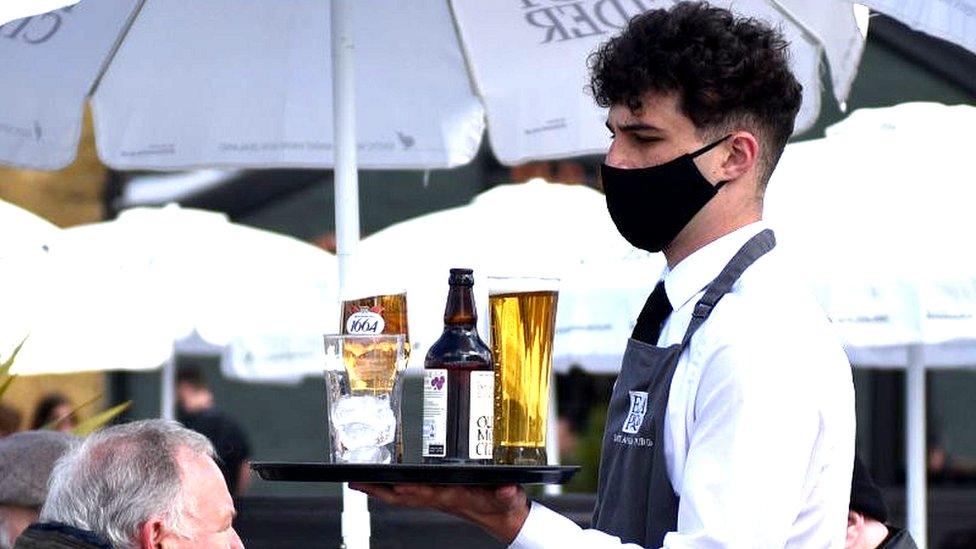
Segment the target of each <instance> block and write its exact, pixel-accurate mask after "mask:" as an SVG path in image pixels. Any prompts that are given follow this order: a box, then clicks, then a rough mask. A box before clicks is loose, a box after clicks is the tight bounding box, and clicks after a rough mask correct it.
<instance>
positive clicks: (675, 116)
mask: <svg viewBox="0 0 976 549" xmlns="http://www.w3.org/2000/svg"><path fill="white" fill-rule="evenodd" d="M682 117H683V115H682V114H681V111H680V110H679V109H678V98H677V95H676V94H661V93H653V92H648V93H645V94H644V95H642V96H641V101H640V106H639V107H638V108H636V109H631V108H630V107H629V106H628V105H626V104H622V103H618V104H616V105H614V106H613V107H611V108H610V113H609V121H610V123H611V124H613V125H618V126H625V125H636V124H645V125H649V126H654V127H657V128H666V127H668V126H674V125H675V124H677V123H680V121H681V118H682Z"/></svg>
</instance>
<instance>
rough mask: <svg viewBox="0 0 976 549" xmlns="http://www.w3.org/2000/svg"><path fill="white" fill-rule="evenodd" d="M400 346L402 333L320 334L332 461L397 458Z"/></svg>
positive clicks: (402, 366) (399, 454) (402, 359)
mask: <svg viewBox="0 0 976 549" xmlns="http://www.w3.org/2000/svg"><path fill="white" fill-rule="evenodd" d="M405 348H406V345H405V344H404V336H403V334H385V335H338V334H336V335H326V336H325V361H326V362H325V381H326V391H327V397H328V411H329V413H328V417H329V433H330V435H331V437H330V442H331V453H330V457H331V459H332V462H333V463H399V462H401V461H402V457H403V456H402V445H401V444H400V441H401V440H402V435H401V425H402V424H401V421H400V396H401V393H402V389H403V387H402V385H403V379H402V377H403V376H402V374H403V370H404V369H405V368H406V364H407V361H406V358H405V353H404V350H405Z"/></svg>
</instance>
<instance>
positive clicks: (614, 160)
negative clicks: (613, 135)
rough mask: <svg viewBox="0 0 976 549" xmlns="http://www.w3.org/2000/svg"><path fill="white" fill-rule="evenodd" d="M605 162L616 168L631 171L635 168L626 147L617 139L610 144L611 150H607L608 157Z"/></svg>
mask: <svg viewBox="0 0 976 549" xmlns="http://www.w3.org/2000/svg"><path fill="white" fill-rule="evenodd" d="M603 162H604V163H605V164H606V165H607V166H611V167H614V168H621V169H630V168H632V167H633V166H632V165H631V164H632V162H631V160H630V159H629V158H628V155H627V154H626V151H625V148H624V146H623V145H621V143H620V141H619V140H617V139H614V140H613V141H611V142H610V148H609V149H608V150H607V156H606V158H605V159H604V160H603Z"/></svg>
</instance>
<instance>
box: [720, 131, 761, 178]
mask: <svg viewBox="0 0 976 549" xmlns="http://www.w3.org/2000/svg"><path fill="white" fill-rule="evenodd" d="M724 149H725V150H726V151H728V157H727V158H726V159H725V162H723V163H722V166H721V167H720V168H719V171H720V174H719V177H718V179H719V180H720V181H731V180H733V179H736V178H738V177H740V176H742V175H743V174H745V173H747V172H749V171H750V170H753V169H755V167H756V163H757V162H758V161H759V140H758V139H756V136H754V135H752V134H751V133H750V132H746V131H738V132H735V133H733V134H732V135H731V136H730V137H729V139H728V144H727V145H726V146H725V147H724Z"/></svg>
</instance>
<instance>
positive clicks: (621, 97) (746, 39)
mask: <svg viewBox="0 0 976 549" xmlns="http://www.w3.org/2000/svg"><path fill="white" fill-rule="evenodd" d="M788 46H789V44H788V43H787V42H786V40H785V39H784V38H783V35H782V33H780V32H779V31H778V30H776V29H773V28H771V27H769V26H768V25H767V24H765V23H763V22H761V21H757V20H755V19H749V18H739V17H735V16H734V15H733V14H732V13H731V12H729V11H728V10H725V9H721V8H715V7H712V6H709V5H708V4H707V3H704V2H681V3H678V4H677V5H675V6H674V7H672V8H670V9H667V10H664V9H657V10H650V11H647V12H644V13H642V14H640V15H637V16H636V17H634V18H633V19H631V20H630V23H629V24H628V25H627V27H626V28H625V29H624V31H623V33H622V34H620V35H619V36H617V37H615V38H612V39H610V40H609V41H607V42H605V43H604V44H603V45H601V46H600V48H599V49H598V50H597V51H596V52H594V53H593V54H592V55H591V56H590V59H589V65H590V89H591V91H592V92H593V95H594V97H595V98H596V102H597V103H598V104H599V105H600V106H601V107H606V108H609V107H611V106H613V105H626V106H627V107H628V108H630V109H631V110H634V111H636V110H639V109H640V107H641V97H642V96H643V95H644V94H645V93H647V92H653V93H662V94H670V93H677V94H678V98H679V108H680V109H681V111H682V113H683V114H684V115H685V116H687V117H688V118H689V119H691V121H692V123H694V125H695V127H696V128H697V129H698V131H699V134H700V135H702V136H703V137H704V138H707V139H711V138H718V137H721V136H722V135H721V134H723V133H725V132H730V131H734V130H739V129H745V130H749V131H751V132H752V133H753V134H754V135H756V137H757V139H759V140H760V143H761V147H762V151H761V154H760V158H759V163H760V165H759V177H760V186H761V187H762V186H764V185H765V184H766V182H767V181H768V180H769V176H770V174H772V171H773V167H775V165H776V162H777V161H778V160H779V157H780V155H781V154H782V153H783V147H785V146H786V141H787V140H788V139H789V138H790V135H791V134H792V133H793V121H794V119H795V118H796V113H797V111H799V109H800V101H801V91H802V86H800V83H799V82H797V80H796V78H795V77H794V76H793V73H792V72H790V69H789V63H788V55H789V52H788V49H787V48H788Z"/></svg>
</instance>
